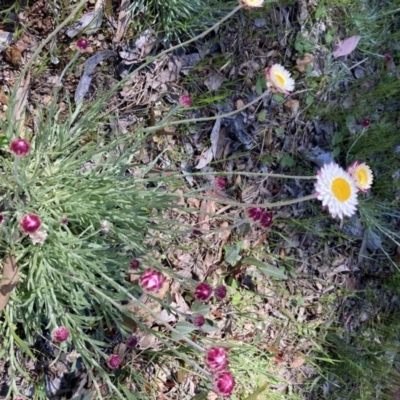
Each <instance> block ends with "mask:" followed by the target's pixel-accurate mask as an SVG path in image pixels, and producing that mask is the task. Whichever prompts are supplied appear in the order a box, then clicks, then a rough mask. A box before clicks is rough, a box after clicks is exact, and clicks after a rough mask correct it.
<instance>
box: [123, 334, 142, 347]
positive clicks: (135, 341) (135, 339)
mask: <svg viewBox="0 0 400 400" xmlns="http://www.w3.org/2000/svg"><path fill="white" fill-rule="evenodd" d="M138 343H139V339H138V337H137V336H135V335H132V336H131V337H130V338H129V339H128V340H127V341H126V346H127V347H136V345H137V344H138Z"/></svg>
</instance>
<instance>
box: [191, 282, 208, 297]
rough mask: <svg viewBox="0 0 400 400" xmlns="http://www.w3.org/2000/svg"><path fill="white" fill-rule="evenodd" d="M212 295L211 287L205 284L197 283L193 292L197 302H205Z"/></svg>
mask: <svg viewBox="0 0 400 400" xmlns="http://www.w3.org/2000/svg"><path fill="white" fill-rule="evenodd" d="M211 295H212V287H211V286H210V285H209V284H208V283H205V282H202V283H199V284H198V285H197V286H196V289H195V290H194V297H195V298H196V299H197V300H199V301H207V300H208V299H209V298H210V297H211Z"/></svg>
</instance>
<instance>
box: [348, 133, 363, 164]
mask: <svg viewBox="0 0 400 400" xmlns="http://www.w3.org/2000/svg"><path fill="white" fill-rule="evenodd" d="M366 131H367V129H366V128H364V129H363V130H362V131H361V133H360V134H359V135H358V137H357V139H356V140H355V141H354V142H353V143H352V145H351V146H350V148H349V150H347V153H346V164H348V162H349V155H350V151H351V149H352V148H353V147H354V146H355V145H356V143H357V142H358V141H359V140H360V139H361V138H362V137H363V135H364V133H365V132H366Z"/></svg>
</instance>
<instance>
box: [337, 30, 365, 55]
mask: <svg viewBox="0 0 400 400" xmlns="http://www.w3.org/2000/svg"><path fill="white" fill-rule="evenodd" d="M360 39H361V36H357V35H355V36H350V37H348V38H346V39H344V40H343V42H342V43H341V44H340V45H339V46H338V47H337V48H336V49H335V50H334V51H333V53H332V54H333V56H334V57H335V58H337V57H342V56H347V54H350V53H351V52H352V51H353V50H354V49H355V48H356V47H357V44H358V42H359V41H360Z"/></svg>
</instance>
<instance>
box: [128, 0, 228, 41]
mask: <svg viewBox="0 0 400 400" xmlns="http://www.w3.org/2000/svg"><path fill="white" fill-rule="evenodd" d="M220 11H221V10H220V8H219V7H216V5H215V3H214V2H213V1H212V0H206V1H202V0H192V1H185V0H169V1H163V0H135V1H133V2H132V4H131V6H130V8H129V12H130V13H131V16H132V18H137V16H139V15H140V16H141V17H143V18H145V20H146V23H147V24H153V23H154V21H155V22H156V26H155V29H156V30H157V32H159V33H160V34H161V35H163V36H164V38H165V39H167V40H170V39H177V38H179V37H180V36H181V35H182V33H186V34H190V35H192V34H193V32H194V31H195V30H199V29H203V28H204V27H205V26H207V24H210V23H213V21H215V19H216V16H217V15H219V13H220ZM144 25H146V24H144Z"/></svg>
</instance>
